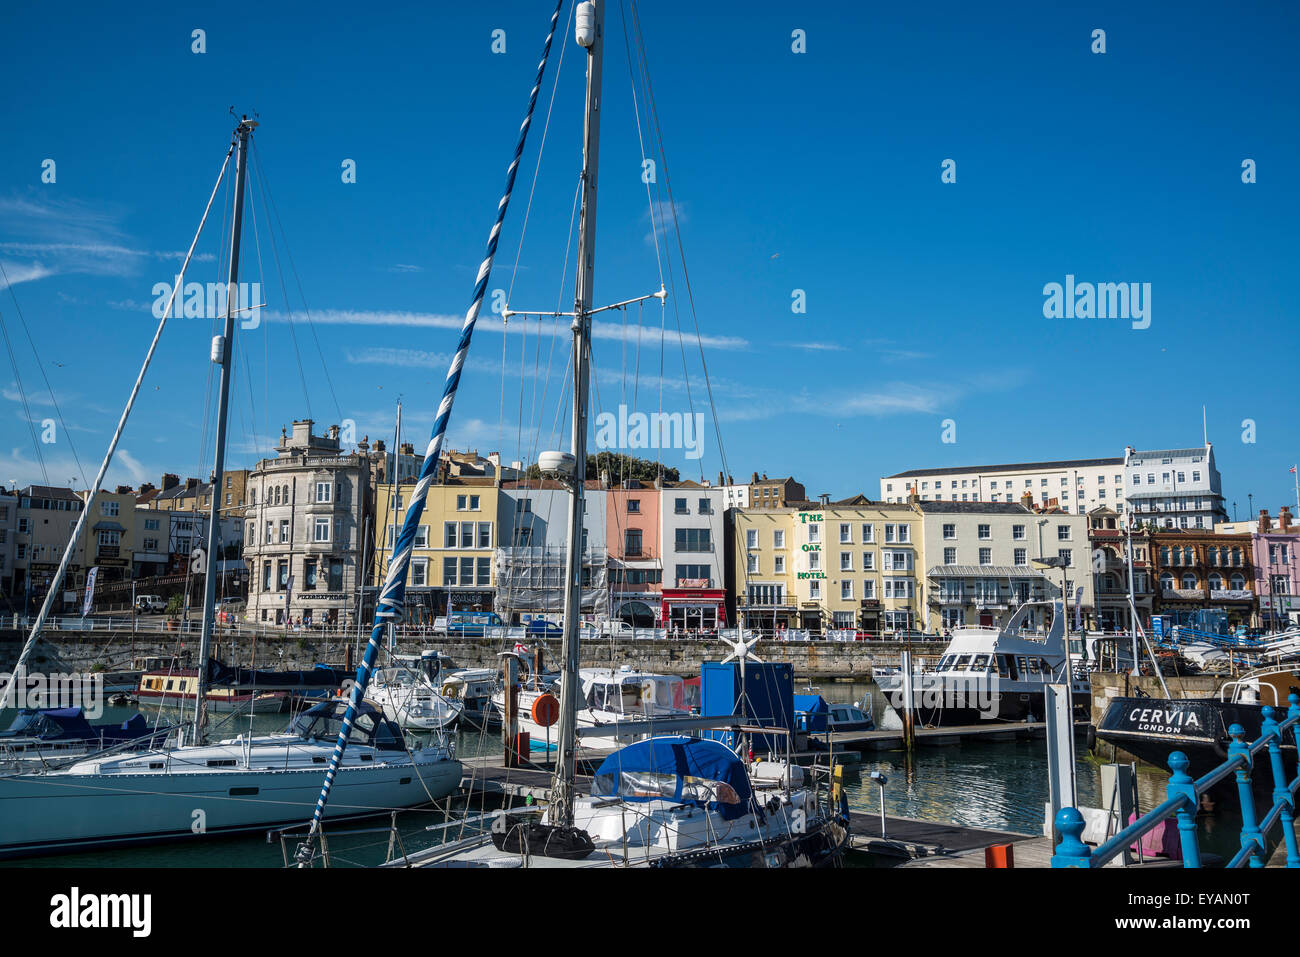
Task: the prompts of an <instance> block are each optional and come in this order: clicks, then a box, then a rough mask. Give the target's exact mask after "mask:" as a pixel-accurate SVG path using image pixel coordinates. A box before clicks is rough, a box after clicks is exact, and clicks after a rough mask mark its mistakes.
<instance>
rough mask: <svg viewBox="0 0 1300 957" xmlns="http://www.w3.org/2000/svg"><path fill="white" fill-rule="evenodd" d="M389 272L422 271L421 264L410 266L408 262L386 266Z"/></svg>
mask: <svg viewBox="0 0 1300 957" xmlns="http://www.w3.org/2000/svg"><path fill="white" fill-rule="evenodd" d="M388 271H389V272H424V267H423V266H412V265H410V264H409V263H393V265H391V266H389V267H388Z"/></svg>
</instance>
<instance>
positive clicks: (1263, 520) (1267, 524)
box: [1259, 508, 1282, 535]
mask: <svg viewBox="0 0 1300 957" xmlns="http://www.w3.org/2000/svg"><path fill="white" fill-rule="evenodd" d="M1277 518H1278V521H1279V522H1280V521H1281V520H1282V516H1281V514H1279V515H1278V517H1277ZM1272 527H1273V523H1272V521H1270V520H1269V517H1268V509H1266V508H1261V509H1260V510H1259V533H1260V534H1261V535H1263V534H1264V533H1265V532H1267V531H1269V530H1270V529H1272Z"/></svg>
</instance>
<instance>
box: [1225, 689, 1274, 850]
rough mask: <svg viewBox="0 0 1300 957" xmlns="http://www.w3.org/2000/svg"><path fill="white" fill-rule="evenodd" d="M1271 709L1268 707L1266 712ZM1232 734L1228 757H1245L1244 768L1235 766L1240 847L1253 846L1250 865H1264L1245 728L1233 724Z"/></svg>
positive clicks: (1229, 730)
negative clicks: (1251, 786) (1239, 806)
mask: <svg viewBox="0 0 1300 957" xmlns="http://www.w3.org/2000/svg"><path fill="white" fill-rule="evenodd" d="M1272 710H1273V709H1272V708H1268V709H1266V712H1271V711H1272ZM1228 734H1230V735H1232V744H1230V745H1229V746H1228V757H1229V758H1230V759H1231V758H1235V757H1237V756H1238V755H1240V756H1242V757H1244V758H1245V759H1246V766H1245V767H1244V768H1237V772H1236V773H1237V795H1238V797H1239V798H1240V800H1241V847H1242V850H1246V849H1248V848H1253V850H1251V853H1250V866H1251V867H1263V866H1264V836H1263V835H1262V834H1260V832H1259V816H1258V815H1257V813H1256V811H1255V792H1254V791H1252V790H1251V789H1250V772H1251V766H1252V764H1253V763H1254V761H1253V759H1252V758H1251V755H1250V745H1249V744H1247V743H1246V740H1245V738H1246V729H1245V728H1243V727H1242V726H1241V725H1239V724H1234V725H1233V726H1232V727H1230V728H1229V729H1228Z"/></svg>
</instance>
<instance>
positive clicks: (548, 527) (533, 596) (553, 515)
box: [495, 479, 609, 623]
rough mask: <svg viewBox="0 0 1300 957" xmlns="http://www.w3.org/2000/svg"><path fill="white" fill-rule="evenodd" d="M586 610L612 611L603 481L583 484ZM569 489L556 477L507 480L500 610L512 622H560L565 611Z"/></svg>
mask: <svg viewBox="0 0 1300 957" xmlns="http://www.w3.org/2000/svg"><path fill="white" fill-rule="evenodd" d="M583 490H584V494H583V498H582V502H583V514H582V597H581V604H582V612H583V614H587V615H598V616H606V615H608V614H609V585H608V580H607V578H608V575H607V565H608V562H607V558H606V551H605V534H606V526H605V500H606V498H607V496H606V495H605V491H604V489H602V488H601V486H600V482H599V481H597V480H593V479H588V480H587V482H586V484H585V485H584V486H583ZM570 498H571V494H570V492H569V490H568V489H567V488H566V487H565V486H563V485H562V484H560V483H559V482H558V481H556V480H554V479H523V480H520V481H517V482H503V483H502V484H501V499H500V505H499V510H498V513H497V549H496V555H495V560H496V580H497V595H496V610H497V613H498V614H500V615H501V617H502V618H503V619H505V620H506V621H507V622H508V623H518V622H519V621H522V620H524V619H525V618H531V617H533V616H537V617H546V618H548V619H550V620H552V621H555V622H557V623H558V622H559V621H560V620H561V618H562V617H563V614H564V568H565V562H566V561H567V556H568V536H569V499H570Z"/></svg>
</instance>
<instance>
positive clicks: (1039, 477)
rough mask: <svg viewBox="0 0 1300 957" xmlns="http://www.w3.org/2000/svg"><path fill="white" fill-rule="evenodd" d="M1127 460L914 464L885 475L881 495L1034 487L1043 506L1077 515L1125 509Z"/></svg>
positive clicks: (1003, 496)
mask: <svg viewBox="0 0 1300 957" xmlns="http://www.w3.org/2000/svg"><path fill="white" fill-rule="evenodd" d="M1127 487H1128V486H1127V483H1126V482H1125V475H1124V459H1122V458H1107V459H1066V460H1062V461H1058V462H1020V463H1013V464H1009V465H971V466H961V467H953V468H935V469H909V470H908V471H906V472H897V473H895V474H893V475H886V476H885V477H884V478H882V479H881V480H880V500H881V501H883V502H906V501H907V496H908V493H909V492H910V491H911V490H912V489H913V488H915V491H916V494H917V495H918V496H919V497H920V499H921V501H922V502H1002V503H1006V502H1012V503H1017V504H1018V503H1019V502H1020V500H1021V497H1022V496H1023V495H1024V494H1025V493H1026V492H1029V493H1030V494H1031V495H1033V497H1034V504H1035V505H1036V506H1037V507H1039V508H1043V507H1046V506H1048V505H1050V504H1051V503H1052V502H1053V501H1055V502H1056V504H1058V505H1059V506H1060V507H1061V508H1062V509H1063V510H1065V511H1067V512H1069V513H1071V514H1073V515H1086V514H1087V513H1088V512H1089V511H1091V510H1092V509H1094V508H1097V507H1098V506H1100V505H1105V506H1109V507H1110V508H1113V509H1115V511H1117V512H1119V513H1121V514H1123V512H1124V508H1125V490H1126V488H1127Z"/></svg>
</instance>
